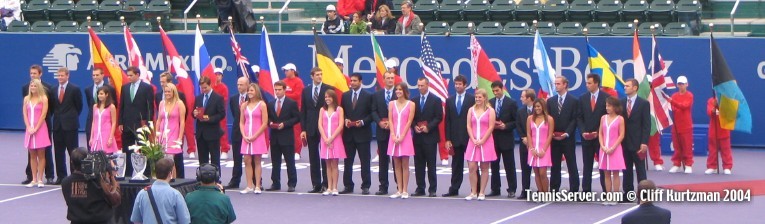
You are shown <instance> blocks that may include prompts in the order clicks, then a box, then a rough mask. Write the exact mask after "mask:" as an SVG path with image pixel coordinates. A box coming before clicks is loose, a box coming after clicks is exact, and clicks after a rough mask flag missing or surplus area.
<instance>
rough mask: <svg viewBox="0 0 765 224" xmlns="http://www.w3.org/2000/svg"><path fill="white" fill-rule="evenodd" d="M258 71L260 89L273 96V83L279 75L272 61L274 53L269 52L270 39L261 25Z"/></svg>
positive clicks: (277, 79)
mask: <svg viewBox="0 0 765 224" xmlns="http://www.w3.org/2000/svg"><path fill="white" fill-rule="evenodd" d="M258 64H259V65H260V71H259V73H260V74H258V79H259V80H260V82H262V83H261V85H260V87H261V89H262V90H263V91H264V92H267V93H269V94H271V95H274V83H276V82H277V81H279V73H277V71H276V62H275V61H274V52H273V51H271V39H270V38H269V37H268V31H266V26H265V25H263V31H262V32H261V34H260V63H258Z"/></svg>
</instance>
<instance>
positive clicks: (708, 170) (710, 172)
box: [704, 169, 717, 174]
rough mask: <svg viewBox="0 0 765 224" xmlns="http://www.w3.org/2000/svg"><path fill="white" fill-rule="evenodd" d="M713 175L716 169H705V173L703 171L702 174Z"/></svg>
mask: <svg viewBox="0 0 765 224" xmlns="http://www.w3.org/2000/svg"><path fill="white" fill-rule="evenodd" d="M715 173H717V170H716V169H707V170H706V171H704V174H715Z"/></svg>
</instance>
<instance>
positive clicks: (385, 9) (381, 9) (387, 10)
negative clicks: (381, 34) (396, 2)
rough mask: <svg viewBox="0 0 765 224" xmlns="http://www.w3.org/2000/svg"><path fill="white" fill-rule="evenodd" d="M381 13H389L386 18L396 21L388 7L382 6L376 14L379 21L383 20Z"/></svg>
mask: <svg viewBox="0 0 765 224" xmlns="http://www.w3.org/2000/svg"><path fill="white" fill-rule="evenodd" d="M380 11H385V12H388V15H386V16H385V18H387V19H394V18H395V17H393V14H392V13H390V8H389V7H388V5H380V7H378V8H377V12H376V13H375V18H377V19H378V20H382V15H380Z"/></svg>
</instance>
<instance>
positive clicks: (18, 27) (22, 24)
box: [8, 20, 29, 32]
mask: <svg viewBox="0 0 765 224" xmlns="http://www.w3.org/2000/svg"><path fill="white" fill-rule="evenodd" d="M8 32H29V22H27V21H19V20H14V21H12V22H11V24H8Z"/></svg>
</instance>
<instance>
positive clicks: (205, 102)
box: [202, 93, 210, 107]
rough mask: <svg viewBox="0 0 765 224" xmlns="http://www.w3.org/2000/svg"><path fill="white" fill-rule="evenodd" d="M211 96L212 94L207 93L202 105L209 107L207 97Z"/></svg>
mask: <svg viewBox="0 0 765 224" xmlns="http://www.w3.org/2000/svg"><path fill="white" fill-rule="evenodd" d="M209 98H210V94H209V93H207V94H205V98H204V100H202V107H207V99H209Z"/></svg>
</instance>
